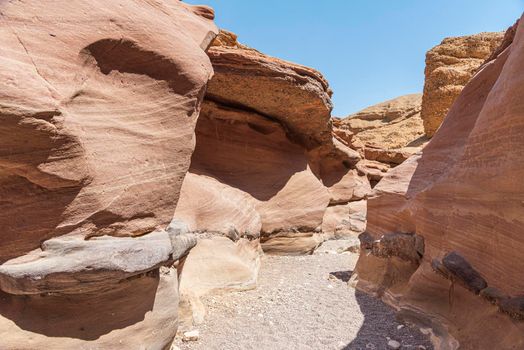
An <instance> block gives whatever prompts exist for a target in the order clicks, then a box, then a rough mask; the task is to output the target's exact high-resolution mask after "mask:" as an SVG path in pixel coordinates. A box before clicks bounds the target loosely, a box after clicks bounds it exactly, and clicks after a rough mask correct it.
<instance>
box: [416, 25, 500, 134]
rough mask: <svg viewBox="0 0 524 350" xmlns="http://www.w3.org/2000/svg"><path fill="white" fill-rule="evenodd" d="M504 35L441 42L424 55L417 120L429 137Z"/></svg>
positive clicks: (470, 36)
mask: <svg viewBox="0 0 524 350" xmlns="http://www.w3.org/2000/svg"><path fill="white" fill-rule="evenodd" d="M503 35H504V33H480V34H475V35H467V36H461V37H452V38H446V39H444V40H443V41H442V42H441V43H440V44H439V45H437V46H435V47H434V48H432V49H431V50H429V51H428V52H427V54H426V69H425V80H424V95H423V97H422V113H421V117H422V120H423V121H424V130H425V133H426V135H427V136H428V137H430V138H431V137H432V136H433V135H434V134H435V131H437V129H438V127H439V126H440V124H441V123H442V120H443V119H444V117H445V116H446V114H447V113H448V110H449V109H450V107H451V105H452V104H453V102H454V101H455V99H456V98H457V96H458V95H459V94H460V92H461V91H462V89H463V88H464V85H466V84H467V82H468V81H469V80H470V79H471V77H472V76H473V75H474V74H475V72H476V71H477V69H478V68H479V67H480V65H481V64H482V63H483V62H484V61H485V60H486V59H487V58H488V57H490V55H491V54H492V53H493V51H494V50H495V49H496V48H497V47H498V46H499V44H500V43H501V41H502V37H503Z"/></svg>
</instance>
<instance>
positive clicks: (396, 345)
mask: <svg viewBox="0 0 524 350" xmlns="http://www.w3.org/2000/svg"><path fill="white" fill-rule="evenodd" d="M388 347H389V348H390V349H393V350H397V349H400V343H399V342H398V341H396V340H390V341H388Z"/></svg>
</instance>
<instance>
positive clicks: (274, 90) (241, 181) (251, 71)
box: [175, 31, 369, 254]
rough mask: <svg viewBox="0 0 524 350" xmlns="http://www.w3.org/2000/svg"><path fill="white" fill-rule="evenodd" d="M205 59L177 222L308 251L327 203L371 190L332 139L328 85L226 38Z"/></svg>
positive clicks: (274, 248) (275, 249)
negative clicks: (208, 71)
mask: <svg viewBox="0 0 524 350" xmlns="http://www.w3.org/2000/svg"><path fill="white" fill-rule="evenodd" d="M208 54H209V57H210V58H211V62H212V64H213V69H214V71H215V75H214V77H213V79H211V81H210V83H209V86H208V89H207V92H206V96H205V100H204V103H203V106H202V111H201V116H200V118H199V120H198V123H197V126H196V148H195V152H194V154H193V157H192V161H191V167H190V169H189V173H188V176H187V177H186V179H185V181H184V184H183V186H182V194H181V199H180V201H179V203H178V206H177V209H176V213H175V218H176V219H178V220H182V221H184V222H186V223H187V224H188V225H189V229H190V230H191V231H197V232H206V233H210V232H213V233H215V234H218V235H223V236H231V234H230V233H231V232H233V235H234V236H235V235H238V236H239V237H244V238H248V239H252V240H257V239H259V238H260V239H261V242H262V246H263V248H264V250H265V251H266V252H272V253H286V254H293V253H294V254H296V253H300V254H304V253H308V252H311V251H312V250H313V249H315V247H317V246H318V245H319V244H320V243H321V242H322V240H323V239H324V238H323V237H322V235H321V231H322V222H323V217H324V214H325V211H326V209H327V207H328V205H337V204H347V203H348V202H350V201H352V200H356V199H362V198H364V197H365V196H366V194H367V192H366V191H367V190H368V189H369V182H368V180H367V178H366V177H365V176H363V175H359V173H358V171H357V170H356V167H355V164H356V163H357V162H358V161H359V160H360V155H359V153H358V152H357V151H355V150H353V149H352V148H350V147H349V145H348V144H347V143H346V142H345V141H344V140H339V139H337V138H335V136H334V135H333V133H332V124H331V117H330V111H331V101H330V95H331V91H330V90H329V88H328V85H327V82H326V81H325V79H324V78H323V77H322V75H321V74H320V73H318V72H317V71H315V70H313V69H311V68H307V67H304V66H300V65H297V64H294V63H290V62H286V61H283V60H280V59H277V58H273V57H270V56H267V55H264V54H262V53H260V52H258V51H256V50H254V49H251V48H248V47H246V46H244V45H242V44H240V43H238V42H237V41H236V36H235V35H234V34H232V33H229V32H227V31H221V33H220V35H219V36H218V37H217V39H216V40H215V42H214V43H213V45H212V46H211V47H210V49H209V51H208ZM362 188H364V189H362Z"/></svg>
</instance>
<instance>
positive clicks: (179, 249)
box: [0, 0, 217, 349]
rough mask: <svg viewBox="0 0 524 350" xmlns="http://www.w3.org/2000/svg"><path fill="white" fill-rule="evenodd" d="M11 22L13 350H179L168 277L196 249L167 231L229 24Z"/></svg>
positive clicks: (5, 249) (0, 93)
mask: <svg viewBox="0 0 524 350" xmlns="http://www.w3.org/2000/svg"><path fill="white" fill-rule="evenodd" d="M0 11H1V13H2V16H1V18H0V38H1V41H2V48H1V49H0V61H1V62H2V64H1V65H0V80H1V81H2V82H4V84H3V85H2V89H0V118H1V123H0V197H1V201H0V209H1V211H0V226H1V227H2V232H1V233H0V237H1V238H2V242H3V243H2V245H1V246H0V264H1V265H0V289H1V291H2V292H1V298H0V348H2V349H35V348H39V349H45V348H48V349H71V348H100V349H102V348H103V349H109V348H115V347H119V348H126V349H139V348H144V347H145V348H148V349H164V348H165V347H167V346H168V345H169V344H170V342H171V340H172V338H173V336H174V334H175V332H176V323H177V316H176V310H177V303H176V300H177V298H178V292H177V276H176V273H173V272H170V271H168V270H165V271H159V268H160V267H161V266H162V265H164V264H169V263H172V262H173V261H175V260H177V259H178V258H179V257H181V256H183V255H185V254H186V252H187V250H188V249H189V248H190V247H191V246H193V245H194V244H195V242H194V239H191V238H190V237H188V236H184V235H180V234H178V233H177V232H170V231H164V229H165V228H166V226H167V225H168V224H169V222H170V221H171V218H172V215H173V212H174V210H175V206H176V203H177V201H178V198H179V192H180V188H181V186H182V181H183V179H184V176H185V173H186V171H187V169H188V168H189V164H190V157H191V154H192V151H193V148H194V127H195V123H196V120H197V116H198V113H199V110H200V104H201V102H202V99H203V94H204V90H205V86H206V84H207V82H208V80H209V78H210V77H211V75H212V66H211V64H210V61H209V58H208V56H207V55H206V53H205V49H206V48H207V46H208V45H209V44H210V42H211V40H212V39H213V38H214V36H215V34H216V32H217V29H216V27H215V25H214V24H213V21H212V18H213V12H212V10H210V9H209V8H206V7H192V6H188V5H185V4H183V3H181V2H179V1H176V0H173V1H163V2H158V3H153V2H146V1H143V2H136V1H118V2H116V1H115V2H108V1H98V0H95V1H89V2H85V1H57V0H52V1H45V2H41V1H24V2H2V4H1V5H0ZM133 237H136V238H133ZM102 320H103V321H102ZM160 325H161V326H160ZM152 329H155V330H156V333H155V334H153V333H152V332H151V330H152Z"/></svg>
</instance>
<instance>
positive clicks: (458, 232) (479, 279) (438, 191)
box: [357, 20, 524, 349]
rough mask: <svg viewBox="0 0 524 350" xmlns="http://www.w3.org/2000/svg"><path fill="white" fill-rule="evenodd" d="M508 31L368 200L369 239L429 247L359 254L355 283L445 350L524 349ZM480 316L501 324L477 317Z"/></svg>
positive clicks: (515, 65)
mask: <svg viewBox="0 0 524 350" xmlns="http://www.w3.org/2000/svg"><path fill="white" fill-rule="evenodd" d="M516 26H517V25H516ZM515 29H516V30H515ZM508 33H513V34H510V36H511V38H510V39H508V38H506V39H508V40H505V43H504V44H503V47H502V48H501V49H499V50H496V52H497V53H498V54H497V55H496V56H493V57H492V60H490V61H489V62H486V63H485V64H484V65H483V66H482V67H481V68H480V69H479V71H478V73H477V74H476V75H475V76H474V77H473V78H472V79H471V81H470V82H469V83H468V84H467V85H466V87H465V88H464V90H463V91H462V92H461V94H460V96H459V97H458V98H457V100H456V101H455V103H454V104H453V107H452V108H451V110H450V111H449V113H448V116H447V117H446V119H445V120H444V122H443V124H442V126H441V127H440V129H439V130H438V132H437V133H436V134H435V135H434V137H433V138H432V140H431V141H430V142H429V144H428V145H427V146H426V147H425V148H424V149H423V151H422V152H421V153H420V154H418V155H415V156H412V157H411V158H409V159H408V160H407V161H406V162H404V163H402V164H401V165H399V166H397V167H395V168H394V169H391V170H390V171H389V172H388V173H387V175H386V176H385V177H384V178H383V179H382V181H381V182H380V183H379V184H378V185H377V186H376V187H375V189H374V193H373V194H372V196H371V198H370V199H369V200H368V222H367V234H368V235H369V236H370V237H371V240H372V241H374V240H381V237H386V236H388V235H391V234H398V233H401V234H416V235H419V236H421V237H423V238H424V246H425V249H424V255H423V256H422V258H421V260H420V261H419V262H414V261H403V260H401V259H399V258H398V257H397V256H391V257H387V256H386V257H385V256H381V255H380V254H369V255H366V254H361V256H360V260H359V263H358V265H357V271H358V278H359V282H358V287H359V288H360V289H363V290H366V291H368V292H372V293H375V294H376V295H379V296H382V298H383V299H384V300H386V301H388V302H390V303H392V304H395V305H396V306H397V307H398V308H399V310H400V315H401V316H402V317H405V318H406V319H410V320H412V321H416V322H418V323H419V324H422V325H424V326H426V327H431V328H432V329H433V331H434V333H435V336H436V338H435V340H436V341H437V343H439V346H440V347H441V348H443V349H455V348H456V347H458V346H459V345H460V348H464V349H480V348H502V349H518V348H521V347H523V346H524V337H523V334H524V333H523V331H524V325H523V324H522V322H520V321H519V319H520V315H522V313H521V311H520V310H522V298H521V293H522V290H523V288H524V285H523V282H522V278H520V277H521V276H522V271H524V265H523V262H522V259H521V256H522V254H521V253H522V245H523V240H522V237H521V236H522V232H524V222H523V217H524V216H523V213H524V211H523V207H522V196H523V195H524V186H523V183H522V181H521V178H522V176H523V175H524V167H523V166H522V164H524V163H523V162H522V159H521V158H522V154H523V151H524V143H523V139H522V135H523V133H524V105H523V104H522V102H521V101H522V96H524V84H523V81H524V76H523V72H524V59H523V57H524V25H523V23H522V20H521V21H520V24H519V25H518V27H513V28H512V29H510V30H509V31H508ZM511 39H512V40H511ZM477 293H479V294H480V295H481V296H482V297H479V296H477V295H476V294H477ZM486 319H489V320H490V325H493V324H497V327H492V326H490V325H488V324H486V323H485V322H480V321H479V322H477V321H474V320H486Z"/></svg>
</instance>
